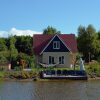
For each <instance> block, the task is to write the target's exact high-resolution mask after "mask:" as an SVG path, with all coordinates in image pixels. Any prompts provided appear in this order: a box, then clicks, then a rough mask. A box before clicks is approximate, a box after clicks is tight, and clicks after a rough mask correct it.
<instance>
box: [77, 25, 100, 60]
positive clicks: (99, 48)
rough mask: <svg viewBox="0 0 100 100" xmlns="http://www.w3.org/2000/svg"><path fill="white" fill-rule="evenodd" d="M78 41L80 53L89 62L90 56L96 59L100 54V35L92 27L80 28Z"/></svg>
mask: <svg viewBox="0 0 100 100" xmlns="http://www.w3.org/2000/svg"><path fill="white" fill-rule="evenodd" d="M77 41H78V42H77V43H78V49H79V52H81V53H82V54H83V56H84V58H85V60H86V61H89V54H90V58H91V59H94V58H95V56H96V55H98V53H99V52H100V45H99V43H100V41H99V40H98V34H97V32H96V30H95V28H94V27H93V26H92V25H88V27H84V26H79V28H78V38H77Z"/></svg>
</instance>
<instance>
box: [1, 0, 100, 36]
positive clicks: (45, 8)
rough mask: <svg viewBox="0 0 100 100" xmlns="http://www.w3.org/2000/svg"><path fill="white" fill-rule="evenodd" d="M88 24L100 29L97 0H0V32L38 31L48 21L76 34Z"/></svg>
mask: <svg viewBox="0 0 100 100" xmlns="http://www.w3.org/2000/svg"><path fill="white" fill-rule="evenodd" d="M88 24H93V25H94V27H95V28H96V29H97V30H100V0H0V34H6V33H9V32H15V31H17V33H18V32H20V31H21V33H24V32H25V30H27V31H32V32H33V33H34V32H38V33H39V32H42V31H43V29H44V28H46V27H47V26H48V25H49V26H53V27H55V28H57V29H58V30H60V31H61V32H62V33H75V34H77V28H78V26H79V25H83V26H87V25H88ZM23 31H24V32H23ZM21 33H20V34H21ZM9 34H10V33H9Z"/></svg>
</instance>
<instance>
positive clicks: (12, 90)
mask: <svg viewBox="0 0 100 100" xmlns="http://www.w3.org/2000/svg"><path fill="white" fill-rule="evenodd" d="M99 95H100V81H97V82H94V81H88V82H87V81H64V82H17V81H16V82H11V81H10V82H1V83H0V100H100V96H99Z"/></svg>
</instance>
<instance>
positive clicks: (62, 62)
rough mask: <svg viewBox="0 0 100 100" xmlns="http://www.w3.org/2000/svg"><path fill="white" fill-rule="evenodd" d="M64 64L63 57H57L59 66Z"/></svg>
mask: <svg viewBox="0 0 100 100" xmlns="http://www.w3.org/2000/svg"><path fill="white" fill-rule="evenodd" d="M64 63H65V57H64V56H60V57H59V64H64Z"/></svg>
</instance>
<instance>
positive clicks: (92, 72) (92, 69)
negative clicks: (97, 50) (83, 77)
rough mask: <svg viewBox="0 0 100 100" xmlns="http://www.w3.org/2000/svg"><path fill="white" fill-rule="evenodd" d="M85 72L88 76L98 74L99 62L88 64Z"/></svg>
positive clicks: (99, 74) (99, 73)
mask: <svg viewBox="0 0 100 100" xmlns="http://www.w3.org/2000/svg"><path fill="white" fill-rule="evenodd" d="M87 72H88V74H89V75H90V76H94V77H95V76H100V64H90V65H89V66H88V68H87Z"/></svg>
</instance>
